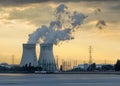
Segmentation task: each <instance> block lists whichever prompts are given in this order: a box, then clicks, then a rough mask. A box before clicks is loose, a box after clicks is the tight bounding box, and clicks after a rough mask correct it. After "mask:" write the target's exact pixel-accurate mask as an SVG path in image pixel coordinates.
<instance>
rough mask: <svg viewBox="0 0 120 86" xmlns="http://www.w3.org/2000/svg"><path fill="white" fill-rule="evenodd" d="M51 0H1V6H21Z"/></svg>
mask: <svg viewBox="0 0 120 86" xmlns="http://www.w3.org/2000/svg"><path fill="white" fill-rule="evenodd" d="M48 1H50V0H0V6H20V5H25V4H31V3H42V2H48Z"/></svg>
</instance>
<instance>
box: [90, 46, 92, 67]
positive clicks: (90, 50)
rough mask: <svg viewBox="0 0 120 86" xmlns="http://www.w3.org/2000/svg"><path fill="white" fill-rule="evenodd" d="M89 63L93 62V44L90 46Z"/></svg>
mask: <svg viewBox="0 0 120 86" xmlns="http://www.w3.org/2000/svg"><path fill="white" fill-rule="evenodd" d="M89 64H90V65H91V64H92V46H89Z"/></svg>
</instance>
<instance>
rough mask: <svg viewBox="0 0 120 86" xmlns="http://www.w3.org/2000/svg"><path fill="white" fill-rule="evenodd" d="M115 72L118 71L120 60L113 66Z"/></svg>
mask: <svg viewBox="0 0 120 86" xmlns="http://www.w3.org/2000/svg"><path fill="white" fill-rule="evenodd" d="M115 71H120V60H117V62H116V64H115Z"/></svg>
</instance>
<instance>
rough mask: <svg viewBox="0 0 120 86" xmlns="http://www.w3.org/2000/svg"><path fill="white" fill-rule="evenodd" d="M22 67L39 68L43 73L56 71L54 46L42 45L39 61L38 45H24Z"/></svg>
mask: <svg viewBox="0 0 120 86" xmlns="http://www.w3.org/2000/svg"><path fill="white" fill-rule="evenodd" d="M20 65H21V66H26V65H27V66H29V65H30V66H34V67H36V66H39V67H41V68H42V70H43V71H51V72H52V71H56V70H57V67H56V63H55V59H54V55H53V44H40V56H39V60H38V61H37V57H36V44H23V53H22V59H21V63H20Z"/></svg>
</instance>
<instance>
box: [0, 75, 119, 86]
mask: <svg viewBox="0 0 120 86" xmlns="http://www.w3.org/2000/svg"><path fill="white" fill-rule="evenodd" d="M0 86H120V75H105V74H104V75H102V74H101V75H98V74H0Z"/></svg>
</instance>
